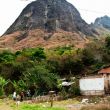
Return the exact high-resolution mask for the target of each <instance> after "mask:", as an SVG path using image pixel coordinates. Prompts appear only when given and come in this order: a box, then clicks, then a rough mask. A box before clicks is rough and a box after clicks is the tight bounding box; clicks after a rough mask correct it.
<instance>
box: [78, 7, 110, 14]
mask: <svg viewBox="0 0 110 110" xmlns="http://www.w3.org/2000/svg"><path fill="white" fill-rule="evenodd" d="M78 10H81V11H85V12H90V13H97V14H106V13H107V14H110V12H101V11H96V10H88V9H81V8H78Z"/></svg>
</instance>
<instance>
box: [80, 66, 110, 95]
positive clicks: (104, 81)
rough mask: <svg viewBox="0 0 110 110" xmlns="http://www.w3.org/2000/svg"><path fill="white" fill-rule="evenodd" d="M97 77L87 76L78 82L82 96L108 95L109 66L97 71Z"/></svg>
mask: <svg viewBox="0 0 110 110" xmlns="http://www.w3.org/2000/svg"><path fill="white" fill-rule="evenodd" d="M97 73H98V74H97V76H92V77H91V76H88V77H84V78H81V79H80V81H79V86H80V91H81V94H82V95H104V94H110V66H107V67H104V68H102V69H100V70H98V71H97Z"/></svg>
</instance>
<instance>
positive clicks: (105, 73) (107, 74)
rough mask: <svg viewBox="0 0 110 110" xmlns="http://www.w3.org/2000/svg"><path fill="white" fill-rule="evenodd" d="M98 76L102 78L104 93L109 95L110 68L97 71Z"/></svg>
mask: <svg viewBox="0 0 110 110" xmlns="http://www.w3.org/2000/svg"><path fill="white" fill-rule="evenodd" d="M98 74H99V75H101V76H102V78H104V84H105V85H104V89H105V93H110V66H109V67H105V68H103V69H101V70H99V71H98Z"/></svg>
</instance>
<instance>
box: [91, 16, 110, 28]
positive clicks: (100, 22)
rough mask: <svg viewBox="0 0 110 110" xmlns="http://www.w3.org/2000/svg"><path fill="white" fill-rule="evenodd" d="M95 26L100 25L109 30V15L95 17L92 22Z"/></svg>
mask: <svg viewBox="0 0 110 110" xmlns="http://www.w3.org/2000/svg"><path fill="white" fill-rule="evenodd" d="M93 25H94V26H95V27H102V28H106V29H109V30H110V17H108V16H103V17H100V18H97V19H96V20H95V22H94V24H93Z"/></svg>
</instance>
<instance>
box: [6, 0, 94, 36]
mask: <svg viewBox="0 0 110 110" xmlns="http://www.w3.org/2000/svg"><path fill="white" fill-rule="evenodd" d="M32 29H43V30H46V31H47V32H53V31H56V30H58V29H61V30H64V31H69V32H81V33H83V34H84V35H88V36H93V35H94V33H95V30H94V29H92V28H91V26H89V25H88V24H87V23H86V22H85V21H84V20H83V19H82V18H81V16H80V13H79V12H78V10H77V9H76V8H75V7H74V6H73V5H72V4H70V3H68V2H67V1H66V0H36V1H34V2H32V3H30V4H29V5H27V6H26V8H24V10H23V11H22V13H21V14H20V16H19V17H18V18H17V19H16V21H15V22H14V23H13V24H12V25H11V26H10V27H9V29H8V30H7V31H6V32H5V34H4V35H6V34H11V33H13V32H16V31H22V30H23V31H24V30H32Z"/></svg>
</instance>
